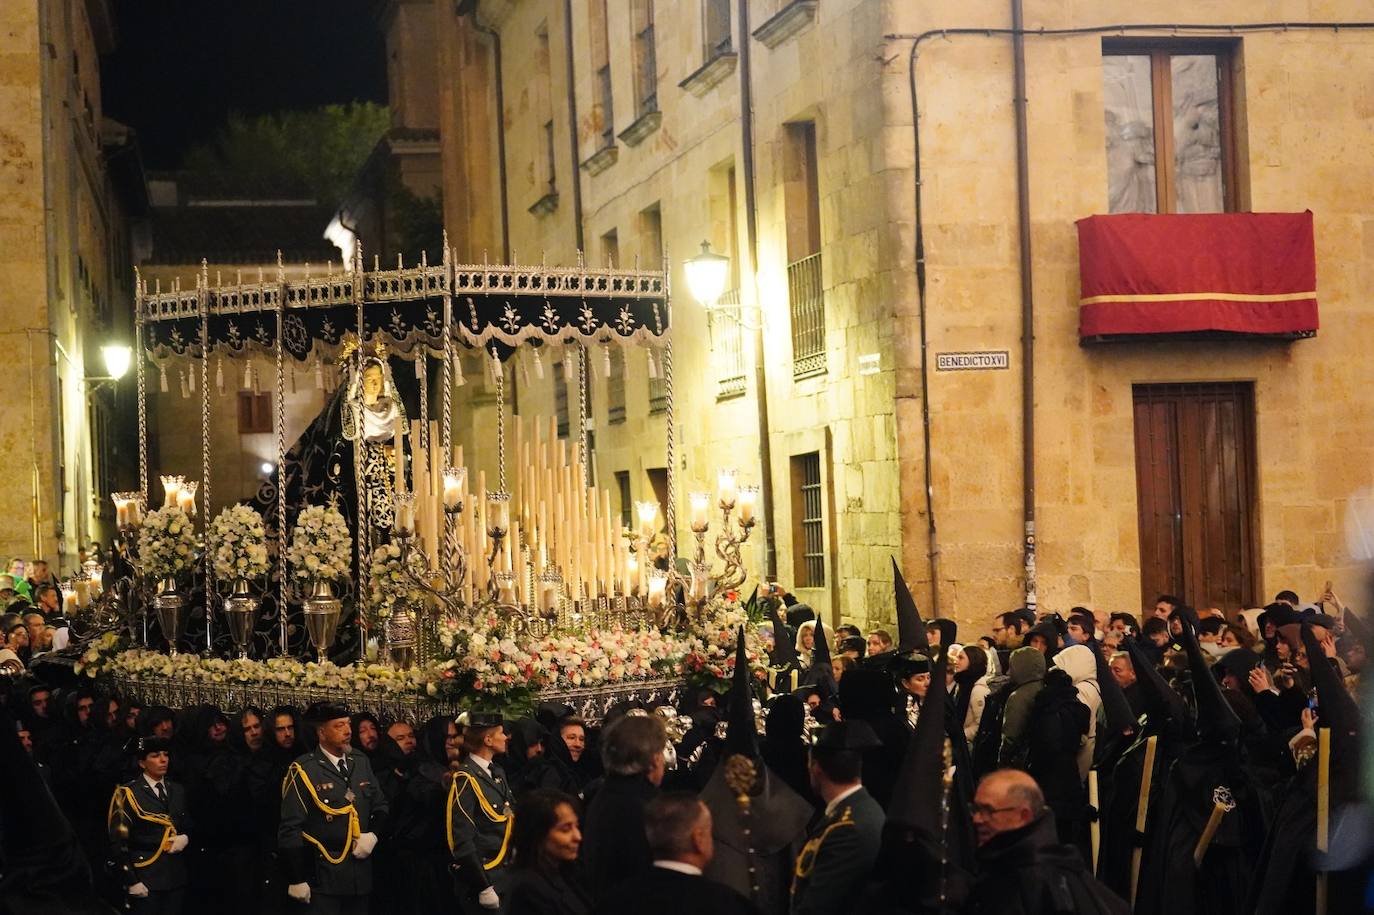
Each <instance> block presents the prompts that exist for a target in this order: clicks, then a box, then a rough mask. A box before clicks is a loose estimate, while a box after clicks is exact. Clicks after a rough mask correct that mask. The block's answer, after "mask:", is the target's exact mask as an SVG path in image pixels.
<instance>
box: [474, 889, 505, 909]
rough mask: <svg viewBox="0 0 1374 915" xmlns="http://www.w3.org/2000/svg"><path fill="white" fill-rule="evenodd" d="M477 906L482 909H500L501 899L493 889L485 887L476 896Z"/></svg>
mask: <svg viewBox="0 0 1374 915" xmlns="http://www.w3.org/2000/svg"><path fill="white" fill-rule="evenodd" d="M477 904H478V905H480V906H481V907H482V908H484V909H499V908H501V897H500V896H497V895H496V888H495V887H491V886H489V887H487V888H486V889H484V890H482V892H480V893H478V894H477Z"/></svg>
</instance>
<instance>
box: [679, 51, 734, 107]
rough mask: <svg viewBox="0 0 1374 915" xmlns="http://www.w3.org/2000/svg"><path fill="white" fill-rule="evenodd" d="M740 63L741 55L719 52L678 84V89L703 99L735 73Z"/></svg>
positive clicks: (732, 52) (731, 52)
mask: <svg viewBox="0 0 1374 915" xmlns="http://www.w3.org/2000/svg"><path fill="white" fill-rule="evenodd" d="M738 63H739V54H737V53H736V52H734V51H718V52H717V53H716V54H715V56H713V57H712V58H711V59H710V60H708V61H706V63H704V64H702V65H701V66H700V67H698V68H697V69H696V70H694V71H692V73H691V75H690V76H688V77H687V78H686V79H684V80H683V81H682V82H680V83H678V87H679V88H681V89H686V90H687V91H688V92H690V93H692V94H693V95H695V96H696V97H697V98H703V97H704V96H705V95H706V93H708V92H710V91H711V90H712V89H714V88H715V87H716V86H717V85H719V84H720V82H721V80H723V79H725V77H727V76H729V75H730V74H731V73H734V72H735V67H736V65H738Z"/></svg>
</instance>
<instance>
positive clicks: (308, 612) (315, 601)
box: [302, 579, 343, 661]
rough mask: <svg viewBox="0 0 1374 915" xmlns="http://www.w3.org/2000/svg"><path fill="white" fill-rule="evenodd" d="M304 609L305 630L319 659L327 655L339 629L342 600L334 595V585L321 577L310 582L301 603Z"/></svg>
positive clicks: (325, 657)
mask: <svg viewBox="0 0 1374 915" xmlns="http://www.w3.org/2000/svg"><path fill="white" fill-rule="evenodd" d="M302 609H303V610H304V611H305V632H306V635H307V636H309V638H310V644H311V645H312V646H314V648H315V652H316V654H317V655H318V657H319V660H320V661H325V660H327V659H328V657H329V649H330V647H332V646H333V644H334V636H335V635H336V634H337V633H338V631H339V613H340V611H341V610H342V609H343V601H341V600H339V599H338V598H337V597H335V596H334V585H333V583H332V582H329V581H325V580H323V579H316V580H315V581H313V582H311V583H310V594H309V596H307V597H306V599H305V601H304V603H303V604H302Z"/></svg>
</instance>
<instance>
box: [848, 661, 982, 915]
mask: <svg viewBox="0 0 1374 915" xmlns="http://www.w3.org/2000/svg"><path fill="white" fill-rule="evenodd" d="M937 655H938V656H937V657H936V658H935V660H934V662H933V664H932V666H931V672H930V689H929V691H928V692H927V693H926V699H925V702H924V703H923V705H922V712H921V716H920V718H919V719H918V720H917V722H916V728H915V730H914V731H913V732H912V734H911V738H910V740H909V742H908V744H907V748H906V752H905V754H904V756H903V759H902V764H901V768H900V770H899V772H898V775H897V779H896V782H895V784H894V786H893V790H892V798H891V800H890V802H889V803H888V805H887V822H886V824H885V825H884V827H883V845H882V851H881V853H880V854H879V856H878V865H877V867H876V868H875V869H874V870H875V873H877V874H880V875H883V876H884V877H885V878H886V879H885V880H884V883H883V885H882V890H881V892H882V897H883V902H884V903H885V905H886V907H887V908H886V909H885V910H890V911H899V912H943V911H953V910H954V908H955V907H956V906H957V904H958V902H959V901H960V900H962V899H963V898H964V896H965V895H967V890H968V886H969V874H970V870H969V864H970V862H971V861H972V857H971V849H972V847H973V843H972V833H971V830H970V829H969V827H968V819H967V814H966V807H965V803H966V801H967V800H968V798H967V797H966V796H964V795H963V792H961V791H960V790H959V788H958V786H957V784H956V782H955V780H954V773H953V772H950V773H949V781H948V782H947V781H946V771H947V759H946V752H945V749H946V741H945V731H946V720H945V718H946V714H947V712H948V702H947V698H948V694H947V693H946V690H945V666H946V664H947V663H948V658H947V656H946V653H945V652H943V651H941V652H937ZM845 680H846V681H847V680H848V677H846V678H845ZM949 762H952V760H949Z"/></svg>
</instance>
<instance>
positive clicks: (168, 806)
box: [107, 775, 191, 892]
mask: <svg viewBox="0 0 1374 915" xmlns="http://www.w3.org/2000/svg"><path fill="white" fill-rule="evenodd" d="M162 784H163V785H165V786H166V787H167V802H166V803H165V804H164V803H163V802H162V801H161V800H160V799H159V798H158V796H157V792H156V791H154V790H153V789H152V786H150V785H149V784H148V780H147V779H145V778H144V777H143V776H142V775H140V776H139V777H138V778H136V779H134V780H133V781H131V782H126V783H125V784H123V785H120V786H119V787H118V788H116V789H115V792H114V796H113V797H112V798H110V812H109V817H108V821H107V826H108V828H109V832H110V859H111V860H112V861H113V862H114V863H115V866H116V867H118V868H119V869H120V870H121V871H122V874H123V879H124V885H125V886H133V885H134V884H135V883H142V884H143V885H144V886H146V887H148V890H149V891H150V892H160V891H163V890H175V889H177V888H179V887H183V886H185V885H186V853H185V852H181V853H179V854H175V855H174V854H172V853H170V852H169V851H167V850H166V849H165V848H164V845H166V843H168V842H170V841H171V840H172V838H173V837H174V836H178V835H188V834H189V833H190V831H191V816H190V814H188V813H187V812H186V789H185V788H183V787H181V785H178V784H177V783H176V782H173V781H168V780H167V779H163V780H162Z"/></svg>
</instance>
